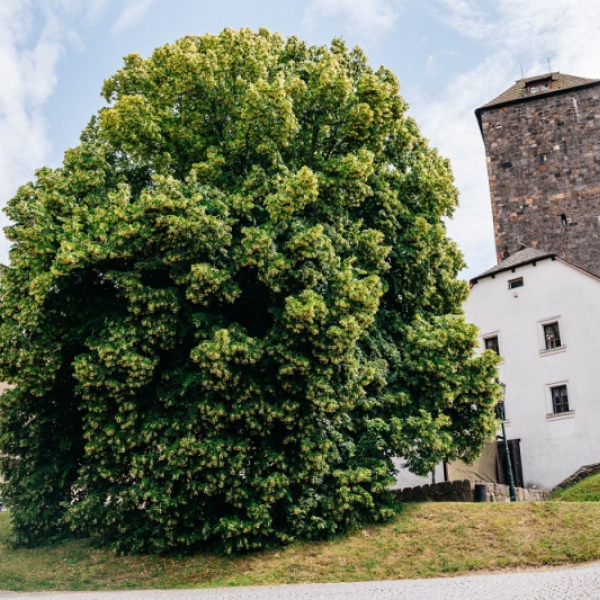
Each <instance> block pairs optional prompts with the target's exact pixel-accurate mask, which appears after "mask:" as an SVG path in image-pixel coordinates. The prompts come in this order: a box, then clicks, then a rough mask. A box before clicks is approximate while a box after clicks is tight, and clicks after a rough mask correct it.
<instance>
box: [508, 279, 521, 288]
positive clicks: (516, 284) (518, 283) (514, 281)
mask: <svg viewBox="0 0 600 600" xmlns="http://www.w3.org/2000/svg"><path fill="white" fill-rule="evenodd" d="M522 286H523V278H522V277H519V279H511V280H510V281H509V282H508V289H509V290H513V289H514V288H518V287H522Z"/></svg>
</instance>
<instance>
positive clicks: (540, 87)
mask: <svg viewBox="0 0 600 600" xmlns="http://www.w3.org/2000/svg"><path fill="white" fill-rule="evenodd" d="M551 87H552V79H539V80H538V81H530V82H529V83H528V84H527V93H528V94H539V93H540V92H547V91H548V90H549V89H550V88H551Z"/></svg>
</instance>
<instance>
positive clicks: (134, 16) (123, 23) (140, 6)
mask: <svg viewBox="0 0 600 600" xmlns="http://www.w3.org/2000/svg"><path fill="white" fill-rule="evenodd" d="M152 2H154V0H127V2H126V3H125V8H124V9H123V11H122V12H121V15H120V16H119V18H118V19H117V22H116V23H115V24H114V25H113V27H112V29H111V33H113V34H118V33H122V32H123V31H125V30H127V29H130V28H131V27H134V26H135V25H137V24H138V23H139V22H140V20H141V19H142V18H143V16H144V15H145V14H146V11H147V10H148V9H149V8H150V5H151V4H152Z"/></svg>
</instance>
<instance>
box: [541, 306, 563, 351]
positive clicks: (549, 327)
mask: <svg viewBox="0 0 600 600" xmlns="http://www.w3.org/2000/svg"><path fill="white" fill-rule="evenodd" d="M538 337H539V348H540V356H546V355H547V354H554V353H555V352H564V351H565V350H566V349H567V346H566V344H565V336H564V329H563V325H562V323H561V317H560V316H556V317H550V318H548V319H544V320H543V321H538Z"/></svg>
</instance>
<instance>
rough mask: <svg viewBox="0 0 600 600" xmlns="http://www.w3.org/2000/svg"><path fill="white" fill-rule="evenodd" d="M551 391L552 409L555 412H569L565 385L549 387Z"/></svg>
mask: <svg viewBox="0 0 600 600" xmlns="http://www.w3.org/2000/svg"><path fill="white" fill-rule="evenodd" d="M551 391H552V410H553V411H554V412H555V413H564V412H569V398H568V396H567V386H566V385H557V386H556V387H553V388H551Z"/></svg>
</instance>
